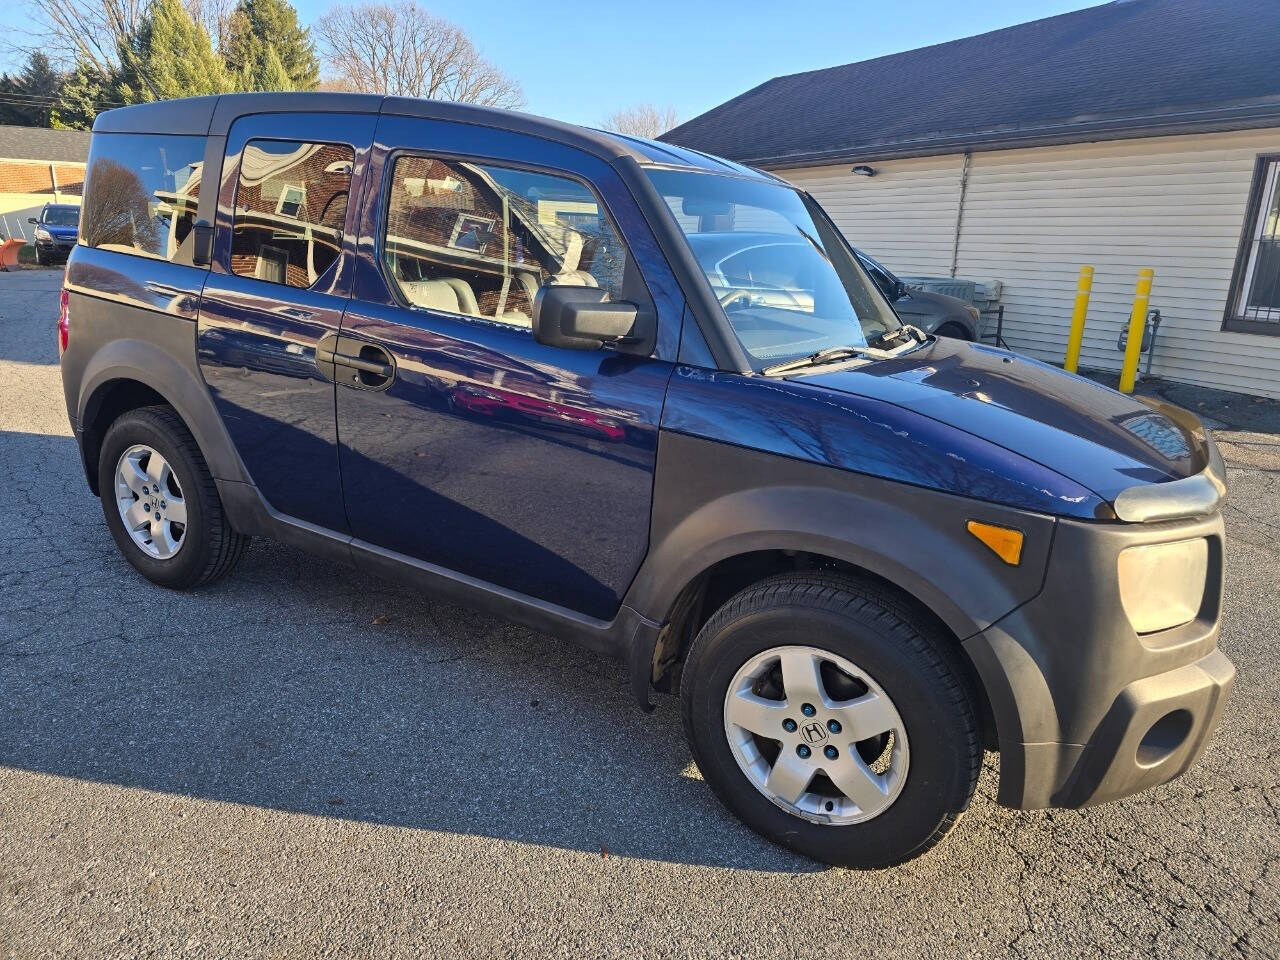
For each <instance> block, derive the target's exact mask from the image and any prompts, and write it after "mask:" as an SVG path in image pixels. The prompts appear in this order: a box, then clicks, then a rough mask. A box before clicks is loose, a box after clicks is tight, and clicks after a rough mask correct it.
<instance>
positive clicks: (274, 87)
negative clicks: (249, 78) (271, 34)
mask: <svg viewBox="0 0 1280 960" xmlns="http://www.w3.org/2000/svg"><path fill="white" fill-rule="evenodd" d="M257 68H258V69H257V73H256V75H255V76H254V77H253V86H252V87H251V88H250V89H253V90H267V91H284V90H292V89H294V86H293V78H292V77H290V76H289V73H288V71H287V70H285V68H284V64H283V63H281V62H280V55H279V54H278V53H276V48H275V47H274V46H272V45H271V44H268V45H267V49H266V53H265V55H264V56H261V57H259V58H258V62H257Z"/></svg>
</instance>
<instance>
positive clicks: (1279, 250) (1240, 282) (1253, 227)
mask: <svg viewBox="0 0 1280 960" xmlns="http://www.w3.org/2000/svg"><path fill="white" fill-rule="evenodd" d="M1249 197H1250V200H1249V211H1248V219H1247V221H1246V225H1245V226H1246V229H1245V233H1244V237H1243V239H1242V241H1241V244H1240V252H1239V255H1238V256H1237V258H1236V272H1235V278H1234V281H1233V283H1232V288H1231V299H1230V301H1229V302H1228V304H1227V318H1226V323H1225V326H1226V327H1227V328H1228V329H1237V330H1242V331H1245V332H1252V333H1271V334H1277V335H1280V156H1265V157H1259V158H1258V166H1257V168H1256V170H1255V172H1254V178H1253V189H1252V190H1251V191H1250V194H1249Z"/></svg>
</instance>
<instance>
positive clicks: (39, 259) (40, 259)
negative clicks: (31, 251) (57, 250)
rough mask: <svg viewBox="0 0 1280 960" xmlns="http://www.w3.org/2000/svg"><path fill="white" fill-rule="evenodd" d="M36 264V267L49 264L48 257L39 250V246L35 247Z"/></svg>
mask: <svg viewBox="0 0 1280 960" xmlns="http://www.w3.org/2000/svg"><path fill="white" fill-rule="evenodd" d="M36 266H38V267H47V266H49V258H48V257H46V256H45V255H44V252H43V251H41V249H40V248H39V247H36Z"/></svg>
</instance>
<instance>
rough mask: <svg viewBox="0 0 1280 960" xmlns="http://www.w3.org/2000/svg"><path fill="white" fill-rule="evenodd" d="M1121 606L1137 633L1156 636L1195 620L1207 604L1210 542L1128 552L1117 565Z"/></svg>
mask: <svg viewBox="0 0 1280 960" xmlns="http://www.w3.org/2000/svg"><path fill="white" fill-rule="evenodd" d="M1118 566H1119V570H1118V573H1119V577H1120V603H1121V604H1122V605H1123V606H1124V612H1125V613H1126V614H1127V615H1128V617H1129V622H1130V623H1131V624H1133V629H1134V630H1136V631H1137V632H1138V633H1155V632H1156V631H1157V630H1168V629H1170V628H1171V627H1179V626H1181V625H1182V624H1184V623H1189V622H1190V621H1191V620H1193V619H1195V616H1196V614H1197V613H1199V612H1200V604H1201V603H1202V602H1203V600H1204V587H1205V579H1206V577H1207V575H1208V571H1209V541H1208V540H1206V539H1204V538H1203V537H1200V538H1198V539H1196V540H1178V541H1176V542H1174V543H1152V544H1148V545H1146V546H1142V547H1127V548H1126V549H1124V550H1121V551H1120V559H1119V561H1118Z"/></svg>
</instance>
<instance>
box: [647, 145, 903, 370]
mask: <svg viewBox="0 0 1280 960" xmlns="http://www.w3.org/2000/svg"><path fill="white" fill-rule="evenodd" d="M647 173H648V176H649V179H650V180H651V181H652V182H653V185H654V186H655V187H656V188H657V190H658V193H659V194H661V195H662V198H663V199H664V200H665V201H666V203H667V205H668V206H669V207H670V208H671V212H672V214H674V216H675V218H676V222H677V223H679V224H680V228H681V230H683V231H684V234H685V236H686V238H687V239H688V241H689V246H690V247H692V248H693V253H694V256H696V257H697V259H698V263H699V264H700V265H701V267H702V270H703V272H704V273H705V274H706V276H707V280H709V281H710V283H711V289H712V290H713V291H715V294H716V296H717V297H719V299H720V305H721V306H722V307H724V312H725V316H726V317H728V319H729V325H730V326H731V327H732V328H733V332H734V333H735V334H736V335H737V337H738V340H739V341H740V342H741V343H742V347H743V349H744V350H745V351H746V352H747V354H748V355H749V356H750V357H751V359H752V361H753V363H754V364H755V365H756V366H757V367H764V366H772V365H775V364H778V363H782V362H785V361H788V360H795V359H797V358H800V357H807V356H810V355H812V354H814V353H817V352H818V351H820V350H826V349H829V348H831V347H860V346H866V345H868V344H875V343H876V342H877V341H880V340H883V339H884V338H885V335H886V334H888V333H891V332H892V331H894V330H896V329H898V327H899V326H900V324H899V323H898V320H897V317H896V316H894V313H893V310H892V309H890V307H889V305H888V304H887V303H885V301H884V298H883V297H882V296H881V294H880V291H879V290H877V289H876V287H875V285H874V284H873V283H872V282H871V281H870V279H869V278H868V277H867V274H866V272H865V271H864V270H863V269H862V268H861V266H859V265H858V263H857V261H856V260H855V259H854V257H853V254H852V252H851V250H850V248H849V245H848V244H847V243H845V242H844V239H843V238H842V237H841V236H840V235H839V234H838V233H837V232H836V230H835V228H834V227H833V226H831V223H830V221H829V220H827V218H826V215H825V214H823V213H822V211H821V210H819V209H817V207H816V205H814V204H813V203H812V201H810V200H808V199H807V198H806V197H805V196H803V195H802V194H801V193H799V192H798V191H796V190H793V189H791V188H790V187H787V186H784V185H782V184H778V183H768V182H763V181H758V180H747V179H744V178H739V177H725V176H718V175H716V174H709V173H691V172H684V171H678V170H657V169H655V170H649V171H647Z"/></svg>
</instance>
